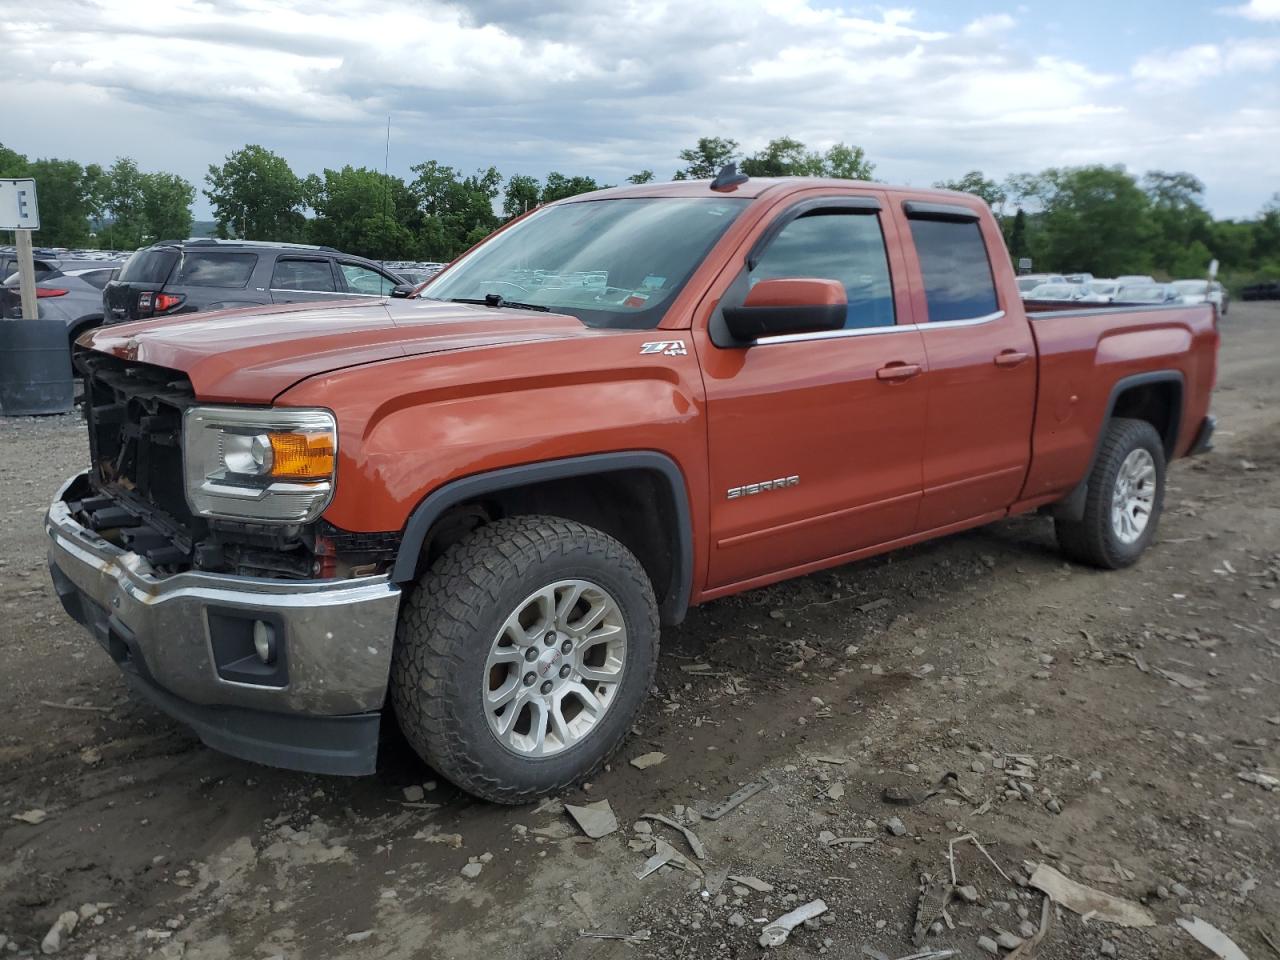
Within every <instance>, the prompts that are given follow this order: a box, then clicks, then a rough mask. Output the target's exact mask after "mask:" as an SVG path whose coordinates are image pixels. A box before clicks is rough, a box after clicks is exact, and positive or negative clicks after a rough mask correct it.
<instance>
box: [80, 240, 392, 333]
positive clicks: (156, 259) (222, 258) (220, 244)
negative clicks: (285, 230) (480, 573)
mask: <svg viewBox="0 0 1280 960" xmlns="http://www.w3.org/2000/svg"><path fill="white" fill-rule="evenodd" d="M411 292H412V286H411V285H408V284H405V282H404V281H403V280H401V279H400V278H399V277H397V276H395V274H393V273H391V272H390V271H388V270H384V269H383V268H382V267H380V266H378V264H376V263H374V262H373V261H371V260H365V259H364V258H362V257H353V256H350V255H349V254H345V253H341V252H340V251H338V250H334V249H333V248H332V247H315V246H310V245H307V244H300V243H265V242H257V241H251V240H208V239H204V240H174V241H166V242H164V243H157V244H153V245H152V246H149V247H144V248H143V249H141V250H139V251H138V252H137V253H135V254H134V255H133V256H132V257H130V258H129V261H128V262H127V263H126V264H125V265H124V268H123V269H122V270H121V271H120V276H119V278H118V279H116V280H112V281H111V282H110V283H108V284H107V286H106V289H105V290H103V292H102V304H103V315H104V316H105V317H106V322H107V323H122V322H124V321H126V320H139V319H146V318H149V317H158V316H175V315H180V314H187V313H196V312H199V311H202V310H223V309H227V308H229V307H249V306H261V305H264V304H270V303H299V302H303V301H318V300H341V299H349V298H351V297H389V296H408V294H409V293H411Z"/></svg>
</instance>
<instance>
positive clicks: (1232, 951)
mask: <svg viewBox="0 0 1280 960" xmlns="http://www.w3.org/2000/svg"><path fill="white" fill-rule="evenodd" d="M1177 921H1178V926H1180V927H1181V928H1182V929H1183V930H1185V931H1187V933H1189V934H1191V936H1193V937H1195V938H1196V940H1198V941H1200V943H1201V944H1202V945H1203V946H1205V947H1208V948H1209V949H1210V950H1212V951H1213V955H1214V956H1215V957H1220V958H1221V960H1249V958H1248V957H1247V956H1245V952H1244V951H1243V950H1241V949H1240V948H1239V947H1238V946H1236V944H1235V941H1234V940H1232V939H1231V938H1230V937H1228V936H1227V935H1226V934H1225V933H1223V932H1222V931H1221V930H1219V929H1218V928H1217V927H1215V926H1214V925H1213V924H1211V923H1207V922H1206V921H1204V920H1201V919H1200V918H1199V917H1192V918H1191V919H1190V920H1188V919H1187V918H1186V917H1178V918H1177Z"/></svg>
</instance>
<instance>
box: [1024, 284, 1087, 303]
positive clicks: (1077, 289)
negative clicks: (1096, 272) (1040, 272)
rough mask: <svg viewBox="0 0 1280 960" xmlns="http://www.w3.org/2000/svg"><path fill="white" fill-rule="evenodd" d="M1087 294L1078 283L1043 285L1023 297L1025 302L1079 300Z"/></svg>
mask: <svg viewBox="0 0 1280 960" xmlns="http://www.w3.org/2000/svg"><path fill="white" fill-rule="evenodd" d="M1085 292H1086V291H1085V288H1084V286H1082V285H1081V284H1078V283H1042V284H1040V285H1039V286H1038V287H1035V288H1034V289H1032V290H1031V292H1030V293H1024V294H1023V295H1022V296H1023V299H1024V300H1079V299H1080V298H1081V297H1083V296H1084V295H1085Z"/></svg>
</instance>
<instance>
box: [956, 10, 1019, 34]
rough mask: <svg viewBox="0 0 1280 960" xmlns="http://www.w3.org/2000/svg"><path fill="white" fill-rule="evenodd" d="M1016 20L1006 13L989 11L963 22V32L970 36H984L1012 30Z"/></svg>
mask: <svg viewBox="0 0 1280 960" xmlns="http://www.w3.org/2000/svg"><path fill="white" fill-rule="evenodd" d="M1016 25H1017V21H1016V20H1014V19H1013V17H1011V16H1010V15H1009V14H1007V13H989V14H987V15H986V16H983V17H978V18H977V19H975V20H971V21H969V22H968V23H967V24H965V27H964V32H965V35H966V36H970V37H986V36H990V35H991V34H995V33H1004V32H1005V31H1006V30H1012V29H1013V28H1014V26H1016Z"/></svg>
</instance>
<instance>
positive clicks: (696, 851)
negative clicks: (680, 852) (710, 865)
mask: <svg viewBox="0 0 1280 960" xmlns="http://www.w3.org/2000/svg"><path fill="white" fill-rule="evenodd" d="M640 819H642V820H653V821H654V822H656V823H661V824H665V825H666V826H668V827H670V828H671V829H672V830H679V831H680V832H681V833H682V834H684V838H685V840H686V841H688V843H689V849H690V850H692V851H693V855H694V856H695V857H697V858H698V859H699V860H705V859H707V848H706V847H704V846H703V845H702V841H701V840H699V839H698V835H697V834H696V833H694V832H693V831H692V830H690V829H689V828H688V827H686V826H685V825H684V824H682V823H676V822H675V821H674V820H672V819H670V818H669V817H664V816H663V815H662V814H660V813H642V814H640Z"/></svg>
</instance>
